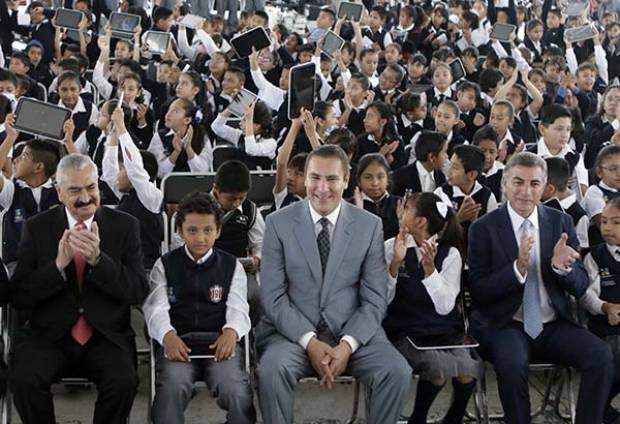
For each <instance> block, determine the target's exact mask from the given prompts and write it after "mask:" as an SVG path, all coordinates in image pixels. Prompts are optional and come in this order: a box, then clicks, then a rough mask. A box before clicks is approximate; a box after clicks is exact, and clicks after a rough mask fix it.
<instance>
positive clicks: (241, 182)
mask: <svg viewBox="0 0 620 424" xmlns="http://www.w3.org/2000/svg"><path fill="white" fill-rule="evenodd" d="M214 185H215V186H216V187H217V189H218V191H220V192H222V193H247V192H248V191H250V188H251V186H252V180H251V178H250V170H249V169H248V167H247V166H246V165H245V163H243V162H241V161H238V160H229V161H226V162H224V163H223V164H221V165H220V167H219V168H218V169H217V172H216V173H215V181H214Z"/></svg>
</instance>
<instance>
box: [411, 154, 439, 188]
mask: <svg viewBox="0 0 620 424" xmlns="http://www.w3.org/2000/svg"><path fill="white" fill-rule="evenodd" d="M415 167H416V169H417V170H418V175H419V176H420V186H421V187H422V191H423V192H428V193H432V192H433V191H434V190H435V188H436V184H435V177H434V176H433V171H430V172H429V171H427V170H426V168H425V167H424V165H422V162H420V161H416V163H415Z"/></svg>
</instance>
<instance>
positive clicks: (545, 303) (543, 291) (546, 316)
mask: <svg viewBox="0 0 620 424" xmlns="http://www.w3.org/2000/svg"><path fill="white" fill-rule="evenodd" d="M507 207H508V216H509V217H510V223H511V225H512V231H513V233H514V235H515V239H516V240H517V246H520V245H521V225H522V224H523V221H525V219H526V218H523V217H522V216H521V215H519V214H518V213H517V212H515V210H514V209H513V208H512V206H511V205H510V201H509V202H507ZM527 219H528V220H529V221H530V222H531V223H532V227H533V228H534V229H535V231H533V232H532V233H531V234H530V236H532V237H534V238H535V241H534V243H536V245H537V251H538V261H537V263H538V268H537V273H538V282H539V283H540V284H539V285H538V292H539V294H540V307H541V312H542V321H543V323H547V322H550V321H553V320H554V319H555V318H556V313H555V309H553V305H552V304H551V299H550V298H549V294H548V293H547V288H546V287H545V284H544V282H543V278H542V273H541V271H540V260H541V256H540V254H541V251H540V247H541V244H540V225H539V221H538V208H537V207H535V208H534V211H533V212H532V213H531V214H530V216H528V217H527ZM513 269H514V272H515V276H516V277H517V280H518V281H519V283H521V284H525V280H526V278H527V273H526V274H525V275H521V273H520V272H519V269H518V268H517V260H516V259H515V261H514V265H513ZM513 318H514V319H515V320H517V321H519V322H523V304H522V305H521V306H519V310H518V311H517V312H516V313H515V315H514V316H513Z"/></svg>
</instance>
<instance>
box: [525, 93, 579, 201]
mask: <svg viewBox="0 0 620 424" xmlns="http://www.w3.org/2000/svg"><path fill="white" fill-rule="evenodd" d="M572 122H573V115H572V114H571V111H570V110H569V109H568V108H567V107H566V106H564V105H561V104H556V103H554V104H550V105H548V106H545V107H544V108H543V109H542V112H541V119H540V125H539V129H540V134H541V138H540V140H538V143H536V144H535V145H534V146H532V147H530V148H528V149H527V150H528V152H532V153H535V154H537V155H538V156H540V157H541V158H543V159H546V158H549V157H559V158H564V159H566V161H567V162H568V164H569V166H570V172H571V176H572V177H574V178H576V179H577V182H578V184H577V185H576V186H575V194H577V195H578V196H579V198H581V194H582V193H584V192H585V191H586V189H587V188H588V171H587V170H586V167H585V165H584V164H583V158H582V157H581V155H580V154H579V153H578V152H576V151H574V150H573V149H572V148H571V147H570V146H569V144H568V143H569V141H570V138H571V131H572Z"/></svg>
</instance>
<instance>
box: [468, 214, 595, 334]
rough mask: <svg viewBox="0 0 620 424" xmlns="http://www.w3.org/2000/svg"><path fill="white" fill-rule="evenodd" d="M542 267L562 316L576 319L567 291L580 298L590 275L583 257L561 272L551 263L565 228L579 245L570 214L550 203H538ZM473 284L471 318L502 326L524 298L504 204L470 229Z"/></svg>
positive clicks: (515, 242) (549, 290) (470, 277)
mask: <svg viewBox="0 0 620 424" xmlns="http://www.w3.org/2000/svg"><path fill="white" fill-rule="evenodd" d="M538 220H539V221H538V223H539V228H541V229H542V231H541V232H540V234H539V240H540V251H541V253H540V267H541V273H542V278H543V281H544V284H545V288H546V289H547V293H548V294H549V298H550V300H551V302H552V303H553V307H554V309H555V311H556V313H557V315H558V317H561V318H565V319H567V320H571V321H572V317H571V313H570V307H569V301H568V297H567V293H570V294H572V295H573V296H575V297H576V298H580V297H581V296H582V295H583V294H584V293H585V292H586V289H587V288H588V284H589V280H588V275H587V273H586V270H585V268H584V266H583V263H582V262H581V260H578V261H577V262H575V263H574V264H573V266H572V269H571V272H569V273H568V274H567V275H565V276H560V275H559V274H557V273H556V272H554V271H553V269H552V267H551V258H552V257H553V248H554V246H555V244H556V243H557V241H558V240H559V239H560V236H561V235H562V233H567V234H568V243H567V244H568V245H570V246H571V247H572V248H573V249H575V250H578V246H579V242H578V241H577V236H576V235H575V230H574V226H573V223H572V220H571V217H570V216H569V215H567V214H565V213H562V212H560V211H557V210H555V209H551V208H548V207H546V206H542V205H541V206H538ZM468 240H469V250H468V260H469V287H470V290H471V295H472V300H473V308H474V312H473V313H472V324H473V323H474V321H475V322H477V323H479V324H482V325H485V324H486V325H488V324H490V325H493V326H496V327H500V328H501V327H503V326H505V325H506V324H508V323H509V322H510V321H511V320H512V317H513V316H514V314H515V313H516V312H517V310H518V309H519V306H521V304H522V303H523V288H524V287H525V285H524V284H520V283H519V281H518V280H517V277H516V275H515V272H514V267H513V264H514V261H515V260H516V259H517V257H518V251H519V250H518V245H517V240H516V238H515V235H514V232H513V230H512V223H511V221H510V217H509V215H508V208H507V206H506V205H504V206H503V207H501V208H499V209H496V210H494V211H493V212H491V213H488V214H486V215H485V216H483V217H482V218H480V219H478V220H477V221H475V222H474V223H473V224H472V225H471V227H470V229H469V237H468Z"/></svg>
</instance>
